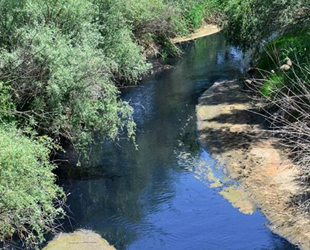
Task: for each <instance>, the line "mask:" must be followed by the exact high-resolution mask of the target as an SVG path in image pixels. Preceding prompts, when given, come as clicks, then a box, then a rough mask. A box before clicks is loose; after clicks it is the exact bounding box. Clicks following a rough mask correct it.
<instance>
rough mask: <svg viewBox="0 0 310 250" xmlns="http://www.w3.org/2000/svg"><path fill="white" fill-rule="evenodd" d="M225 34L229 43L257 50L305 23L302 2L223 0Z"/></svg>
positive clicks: (306, 13) (306, 16) (305, 7)
mask: <svg viewBox="0 0 310 250" xmlns="http://www.w3.org/2000/svg"><path fill="white" fill-rule="evenodd" d="M224 5H225V8H224V11H225V14H226V16H227V20H226V23H225V32H226V35H227V37H228V39H229V40H230V42H231V43H234V44H236V45H239V46H242V47H244V48H249V47H251V48H255V47H256V48H259V47H260V46H261V45H262V44H263V45H264V44H266V43H268V42H269V41H270V40H271V39H273V38H274V36H276V35H278V34H280V33H286V32H288V31H290V30H294V29H295V27H299V28H300V27H303V26H307V25H308V24H309V22H308V20H309V10H310V9H309V4H308V1H306V0H298V1H291V0H276V1H274V0H266V1H260V0H247V1H242V0H225V1H224Z"/></svg>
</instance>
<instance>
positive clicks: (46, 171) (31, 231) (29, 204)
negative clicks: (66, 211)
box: [0, 126, 64, 247]
mask: <svg viewBox="0 0 310 250" xmlns="http://www.w3.org/2000/svg"><path fill="white" fill-rule="evenodd" d="M13 127H14V126H13ZM13 127H12V126H11V127H10V128H8V126H6V127H4V126H1V127H0V197H1V198H0V211H1V212H0V241H2V242H6V241H8V240H10V238H11V237H13V236H14V235H18V236H19V238H20V239H21V240H22V241H25V242H26V243H27V245H28V246H32V247H36V245H37V243H40V242H42V241H43V240H44V238H43V236H44V234H45V233H47V232H51V231H53V230H54V229H55V226H54V220H55V218H58V217H60V216H62V215H63V210H62V200H63V197H64V194H63V191H62V189H61V188H59V187H58V186H57V185H56V184H55V176H54V174H52V172H51V171H52V170H53V169H54V168H55V165H53V164H50V163H49V153H50V148H49V147H46V145H51V141H50V139H49V138H47V137H40V138H38V139H37V140H36V139H34V138H33V137H32V136H30V138H29V133H28V136H25V135H23V133H21V131H19V130H17V129H15V128H13Z"/></svg>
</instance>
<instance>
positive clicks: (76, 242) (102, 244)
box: [44, 230, 116, 250]
mask: <svg viewBox="0 0 310 250" xmlns="http://www.w3.org/2000/svg"><path fill="white" fill-rule="evenodd" d="M94 249H96V250H116V249H115V248H114V247H113V246H111V245H109V243H108V242H107V241H106V240H105V239H103V238H101V236H100V235H99V234H96V233H94V232H92V231H89V230H78V231H76V232H74V233H70V234H67V233H61V234H59V235H57V236H56V237H55V239H54V240H52V241H51V242H49V244H48V245H47V246H46V247H45V248H44V250H94Z"/></svg>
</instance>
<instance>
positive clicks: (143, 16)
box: [0, 0, 310, 249]
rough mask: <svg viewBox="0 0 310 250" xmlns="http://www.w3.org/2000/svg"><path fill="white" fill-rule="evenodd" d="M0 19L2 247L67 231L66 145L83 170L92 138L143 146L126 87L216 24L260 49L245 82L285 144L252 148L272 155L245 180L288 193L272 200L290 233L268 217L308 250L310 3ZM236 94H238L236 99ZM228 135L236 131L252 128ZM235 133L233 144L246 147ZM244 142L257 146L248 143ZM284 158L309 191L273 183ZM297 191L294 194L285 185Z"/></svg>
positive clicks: (142, 1)
mask: <svg viewBox="0 0 310 250" xmlns="http://www.w3.org/2000/svg"><path fill="white" fill-rule="evenodd" d="M0 14H1V17H2V18H1V21H0V122H1V124H0V126H1V128H0V130H1V133H0V141H1V143H0V155H1V159H0V194H1V197H2V199H1V201H0V210H1V211H2V212H1V214H0V247H3V248H5V247H7V246H9V245H10V243H11V242H12V240H17V241H20V242H22V244H23V247H28V248H32V249H39V248H40V244H41V243H42V242H44V241H45V238H44V235H46V234H47V233H57V232H58V231H59V225H57V224H55V223H54V222H55V221H56V220H57V219H59V218H62V217H63V216H64V210H63V205H64V202H65V198H66V195H65V194H64V193H63V191H62V189H61V188H60V187H58V186H57V185H56V184H55V182H56V176H55V175H54V174H53V172H52V171H53V169H55V168H56V167H57V165H56V162H53V160H51V159H54V157H55V155H57V152H60V151H63V149H62V145H65V144H70V145H73V147H74V149H75V150H76V151H77V152H78V154H79V156H80V161H79V164H80V162H83V160H84V161H85V162H87V158H88V155H89V153H90V152H91V145H92V144H93V143H94V135H96V136H97V137H100V138H102V139H105V140H110V141H113V142H117V141H118V140H119V139H120V138H127V139H128V140H130V141H132V143H133V144H134V145H135V122H134V120H133V117H132V114H133V108H132V107H131V106H130V103H128V102H125V101H123V100H121V99H120V97H119V96H120V88H121V87H128V86H132V85H135V84H138V82H139V80H140V79H141V77H142V76H143V75H144V74H146V73H147V72H148V70H150V68H151V64H150V63H149V60H148V59H149V58H159V59H161V60H163V61H164V60H165V58H167V57H170V56H179V55H180V54H181V51H180V49H179V48H178V47H177V46H176V45H175V43H177V42H179V41H185V40H186V39H187V38H184V37H187V36H189V35H190V34H191V33H192V32H193V31H195V30H197V29H198V28H199V27H201V25H202V24H204V23H208V24H218V25H219V27H221V28H222V29H223V33H224V34H225V35H226V37H227V39H228V41H229V42H230V43H231V44H234V45H237V46H239V47H241V48H243V49H244V50H248V49H251V50H252V51H253V67H252V69H251V70H249V71H248V75H249V79H247V80H246V82H247V83H248V86H249V88H250V89H251V91H252V94H253V95H252V97H253V101H254V102H257V103H259V104H261V106H260V107H261V110H260V112H261V114H262V115H263V116H265V118H267V120H268V121H269V123H270V124H271V128H269V130H272V132H273V133H269V134H268V135H267V136H268V137H270V138H272V139H270V140H277V142H279V143H280V144H281V145H282V146H283V151H281V152H282V154H279V151H278V150H276V149H274V148H273V147H274V146H273V144H274V143H273V141H272V142H271V141H270V142H268V143H267V144H268V145H265V144H264V145H263V146H259V145H258V146H257V147H254V148H253V147H252V146H250V147H251V151H250V152H251V154H254V155H255V154H261V147H265V149H268V150H269V151H268V152H269V153H268V154H267V156H268V157H267V158H266V157H265V158H264V157H263V158H260V157H259V156H257V155H256V156H255V157H258V159H257V161H259V162H264V164H263V167H255V166H257V164H255V162H248V164H247V166H245V168H244V169H245V170H240V171H241V173H243V172H244V171H248V170H249V171H250V172H253V173H255V172H257V175H254V174H253V175H252V174H251V175H250V173H247V174H246V175H248V177H247V178H248V180H251V178H252V177H251V176H261V177H262V180H261V182H262V185H263V184H264V182H266V183H269V186H270V187H271V189H268V190H267V191H268V192H267V191H266V192H267V193H266V195H267V194H269V195H272V194H273V188H274V187H277V185H279V186H278V189H277V190H281V192H282V191H283V190H286V191H287V192H288V193H290V197H288V196H287V195H288V194H285V193H278V196H276V195H274V196H273V200H272V199H270V200H268V201H266V202H267V203H272V204H273V203H274V202H275V203H277V204H278V200H279V204H282V205H281V206H280V205H279V211H276V212H278V213H279V214H281V215H283V216H284V215H285V216H287V217H286V219H287V221H289V222H291V224H289V223H287V222H286V219H285V220H282V219H283V218H284V217H282V218H278V217H275V218H274V217H273V216H272V214H271V215H270V217H268V215H267V217H268V218H269V220H270V221H271V222H273V221H274V220H278V219H279V221H278V222H277V223H274V224H275V225H279V223H280V224H281V230H282V229H283V228H285V227H290V231H288V232H286V231H285V230H284V229H283V230H284V231H283V232H280V234H282V235H284V236H285V237H287V238H289V239H291V240H292V241H294V242H295V243H298V244H300V245H301V247H302V248H305V249H310V246H309V247H308V245H307V243H306V242H305V243H303V240H304V239H307V234H305V235H304V238H303V239H300V241H301V242H297V241H298V240H299V239H297V238H296V237H297V236H296V237H295V236H294V234H295V233H298V230H301V231H302V230H303V229H302V227H305V228H307V225H304V224H303V222H304V221H303V219H302V218H306V219H307V214H308V213H309V209H310V201H309V176H310V171H309V164H310V160H309V159H310V151H309V147H308V144H309V140H310V124H309V121H310V118H309V115H308V114H309V105H310V98H309V96H310V94H309V92H310V91H309V88H310V87H309V80H310V77H309V76H310V73H309V66H308V64H309V60H310V57H309V52H308V51H309V50H310V47H309V42H308V41H309V38H310V32H309V29H310V28H309V26H310V21H309V20H310V8H309V4H308V3H307V1H302V0H298V1H294V2H292V1H289V0H275V1H260V0H249V1H242V0H151V1H150V0H126V1H123V0H116V1H115V0H86V1H85V0H52V1H48V2H46V1H41V0H25V1H20V0H3V1H1V2H0ZM212 29H213V28H212ZM213 31H214V32H216V28H214V30H213ZM213 31H212V32H213ZM212 32H211V33H212ZM199 33H200V31H198V33H197V34H196V35H192V36H191V37H192V38H195V36H197V37H199V36H200V35H202V34H201V33H200V35H199ZM178 37H183V38H182V39H179V40H178V39H177V38H178ZM174 38H175V40H173V39H174ZM171 39H172V40H171ZM216 86H217V85H215V87H216ZM231 86H234V84H232V85H231ZM238 88H239V87H238V86H236V89H238ZM236 89H231V92H232V93H237V92H238V91H237V90H236ZM234 91H237V92H234ZM219 94H221V92H220V90H219ZM248 109H251V106H249V107H248ZM262 110H263V112H262ZM214 112H215V111H214ZM236 112H237V114H233V117H234V116H237V117H238V112H241V113H242V115H241V116H240V115H239V117H243V115H244V112H243V110H241V111H240V110H238V108H237V110H236ZM246 117H247V116H246V115H245V118H246ZM233 119H235V118H233ZM261 123H263V121H261ZM213 125H214V124H213ZM232 127H233V130H234V129H236V131H235V132H238V131H239V130H240V129H241V131H242V129H247V127H248V126H247V125H245V126H244V128H240V127H239V128H238V126H232ZM217 129H218V128H217ZM210 130H212V128H210ZM228 130H229V131H228V132H232V131H231V128H229V129H228ZM246 131H247V130H246ZM224 132H225V131H221V133H223V134H224ZM226 132H227V131H226ZM239 132H240V131H239ZM207 134H210V131H209V132H207ZM235 135H236V138H234V139H233V140H232V142H235V141H236V140H238V138H239V137H238V135H239V134H235ZM241 138H242V137H241ZM246 139H247V140H250V139H249V138H248V135H246ZM212 140H215V141H216V140H218V138H213V139H212ZM211 142H212V141H211ZM219 143H220V142H219ZM264 143H265V142H264ZM208 145H209V146H210V145H211V144H209V143H208ZM247 146H249V145H247ZM248 149H250V148H248ZM274 154H276V155H278V156H276V157H275V158H274ZM284 154H285V156H284ZM282 157H284V158H285V159H286V158H287V159H288V160H290V159H293V163H294V166H296V167H294V168H291V167H286V168H284V169H283V173H282V174H284V173H285V174H284V175H290V174H291V172H290V171H297V172H298V177H299V178H298V181H299V182H298V185H301V186H302V187H303V188H301V189H299V188H297V187H296V186H295V184H296V183H291V182H290V181H289V180H291V179H290V178H291V177H290V178H287V179H285V178H282V177H284V176H281V175H280V176H281V177H279V178H278V179H281V180H278V179H277V178H276V177H275V176H277V173H276V172H275V173H274V174H275V175H274V176H273V178H270V176H269V175H268V174H269V172H268V171H269V170H270V171H271V169H270V167H271V166H275V165H277V164H278V163H279V164H280V162H282V160H281V159H283V158H282ZM240 159H241V162H242V161H248V159H243V158H240ZM273 160H275V161H276V162H277V164H274V163H273V162H270V161H273ZM285 162H286V160H285ZM280 165H281V164H280ZM280 165H279V166H280ZM79 167H83V166H79ZM281 167H282V165H281ZM281 167H279V168H275V169H273V170H272V171H278V170H279V169H281ZM247 168H250V169H247ZM290 169H292V170H290ZM238 171H239V170H238ZM232 172H233V171H232ZM238 174H239V173H238ZM21 177H22V178H21ZM286 177H288V176H286ZM236 178H237V179H238V178H241V177H240V176H239V175H237V176H236ZM242 178H243V177H242ZM253 178H254V177H253ZM34 180H35V181H34ZM245 180H246V179H245ZM276 180H278V181H280V182H276ZM283 180H287V181H288V182H283ZM253 181H254V182H255V181H256V180H255V179H254V180H253ZM269 181H273V182H269ZM244 183H248V184H246V185H247V187H245V188H248V189H249V190H250V192H253V195H258V193H259V192H260V191H261V190H260V189H259V190H256V189H255V188H254V187H251V185H250V183H251V182H250V181H248V182H246V181H244ZM291 184H292V186H291V188H292V189H289V190H288V189H287V187H286V185H289V186H290V185H291ZM281 185H282V186H281ZM251 188H252V189H251ZM27 190H33V192H28V191H27ZM269 192H270V193H269ZM279 192H280V191H279ZM260 202H261V203H262V204H261V205H259V206H260V207H261V209H262V210H263V209H264V207H265V208H266V207H268V206H265V205H264V204H263V203H264V201H263V198H262V200H261V201H260ZM284 205H287V206H286V207H285V206H284ZM293 210H294V211H293ZM263 212H264V213H266V214H268V211H263ZM290 212H292V213H291V214H289V213H290ZM293 212H294V213H295V214H293ZM299 212H300V213H299ZM291 216H295V217H294V218H291ZM300 218H301V219H300ZM294 219H295V221H293V222H292V220H294ZM297 219H298V221H297ZM291 225H296V228H294V226H291ZM279 227H280V226H279ZM273 230H274V231H277V229H276V228H273ZM308 231H309V230H308ZM308 243H309V242H308Z"/></svg>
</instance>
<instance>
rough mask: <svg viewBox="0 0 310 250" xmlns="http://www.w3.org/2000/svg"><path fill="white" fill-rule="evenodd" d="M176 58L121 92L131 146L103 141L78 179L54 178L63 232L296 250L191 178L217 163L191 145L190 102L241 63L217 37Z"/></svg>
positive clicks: (149, 245) (174, 247)
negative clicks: (130, 116) (129, 113)
mask: <svg viewBox="0 0 310 250" xmlns="http://www.w3.org/2000/svg"><path fill="white" fill-rule="evenodd" d="M184 51H185V52H184V55H183V56H182V58H179V59H171V60H170V61H169V64H171V65H172V66H173V67H174V68H173V69H171V70H168V71H164V72H161V73H158V74H156V75H154V76H150V77H147V78H146V79H144V80H143V82H142V84H141V85H139V86H137V87H133V88H128V89H126V90H125V91H124V92H123V93H122V98H124V99H125V100H127V101H129V102H130V103H131V105H132V106H133V107H134V109H135V115H134V117H135V121H136V123H137V144H138V148H139V149H138V150H135V147H134V146H133V144H132V143H130V142H127V141H126V140H121V141H120V143H119V144H118V145H111V144H108V143H104V147H103V148H101V147H100V148H99V147H98V148H95V149H93V153H92V161H93V164H92V167H90V168H89V169H87V171H85V172H84V173H83V174H81V173H80V172H79V170H78V169H76V170H74V168H73V169H71V170H70V173H69V174H68V175H66V176H65V177H62V175H60V180H59V183H60V185H62V186H63V187H64V189H65V191H66V192H67V193H70V195H69V196H68V201H67V205H68V207H69V208H70V212H68V215H69V216H70V219H67V220H65V221H64V230H65V231H66V232H73V231H74V230H75V229H78V228H84V229H90V230H93V231H95V232H97V233H99V234H100V235H101V236H102V237H103V238H105V239H107V240H108V241H109V242H110V244H112V245H114V246H115V247H116V248H117V249H118V250H151V249H154V250H159V249H160V250H168V249H169V250H183V249H184V250H189V249H197V250H213V249H214V250H215V249H216V250H218V249H221V250H225V249H232V250H237V249H241V250H252V249H268V250H270V249H275V250H276V249H277V250H280V249H281V250H282V249H285V250H289V249H295V247H294V246H292V245H291V244H290V243H289V242H287V241H286V240H285V239H283V238H281V237H279V236H277V235H275V234H273V233H272V232H271V231H270V230H269V229H268V227H266V225H265V224H268V222H267V221H266V219H265V217H264V216H263V215H262V214H261V213H260V212H259V211H258V210H256V211H255V212H254V213H253V214H251V215H248V214H243V213H241V212H239V210H238V209H237V208H234V207H233V206H232V205H231V204H230V203H229V202H228V201H227V200H225V199H224V198H223V197H222V196H221V195H220V194H219V189H218V187H216V186H212V185H210V180H208V179H204V178H203V177H201V176H199V177H198V178H197V174H196V173H195V168H196V164H200V165H201V164H202V165H204V167H205V168H208V167H212V166H213V165H214V164H215V162H214V161H213V160H212V159H211V158H210V156H209V154H208V152H207V151H205V150H204V149H203V148H202V147H201V145H200V143H199V141H198V137H197V130H196V114H195V107H196V105H197V101H198V98H199V96H200V95H201V94H202V93H203V91H205V90H206V89H208V87H210V86H211V85H212V84H213V83H214V82H215V81H217V80H220V79H235V78H239V77H241V76H242V74H243V69H244V67H245V66H246V62H245V59H244V57H243V54H242V53H241V52H240V51H239V50H238V49H237V48H234V47H229V46H227V45H226V43H225V39H224V37H223V36H222V35H221V34H214V35H211V36H208V37H205V38H200V39H198V40H196V41H195V42H191V43H189V44H186V45H185V48H184ZM218 175H219V176H217V178H219V179H220V178H221V176H220V175H221V174H218Z"/></svg>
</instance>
